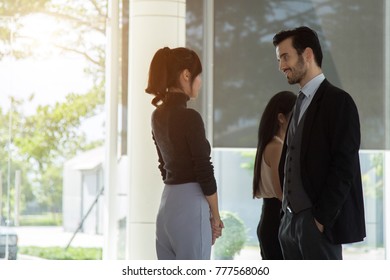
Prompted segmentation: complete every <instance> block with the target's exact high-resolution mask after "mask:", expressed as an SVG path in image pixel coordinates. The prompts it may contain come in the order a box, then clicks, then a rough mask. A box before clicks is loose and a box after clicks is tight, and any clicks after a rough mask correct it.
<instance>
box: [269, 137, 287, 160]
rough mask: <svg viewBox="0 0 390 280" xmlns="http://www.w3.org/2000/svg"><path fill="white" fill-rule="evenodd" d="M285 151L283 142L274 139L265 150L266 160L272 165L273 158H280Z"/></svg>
mask: <svg viewBox="0 0 390 280" xmlns="http://www.w3.org/2000/svg"><path fill="white" fill-rule="evenodd" d="M282 149H283V141H280V139H277V138H275V137H274V138H272V140H271V141H270V142H268V144H267V145H266V146H265V148H264V160H265V162H266V163H267V164H268V165H270V161H271V158H273V157H275V156H276V157H277V156H280V154H281V151H282Z"/></svg>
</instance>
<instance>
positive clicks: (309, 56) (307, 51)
mask: <svg viewBox="0 0 390 280" xmlns="http://www.w3.org/2000/svg"><path fill="white" fill-rule="evenodd" d="M303 56H304V57H305V59H306V61H309V62H310V61H314V52H313V49H312V48H309V47H307V48H306V49H305V50H304V51H303Z"/></svg>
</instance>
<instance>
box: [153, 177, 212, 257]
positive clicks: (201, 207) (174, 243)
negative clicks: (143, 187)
mask: <svg viewBox="0 0 390 280" xmlns="http://www.w3.org/2000/svg"><path fill="white" fill-rule="evenodd" d="M211 238H212V233H211V224H210V208H209V205H208V203H207V200H206V198H205V196H204V194H203V192H202V190H201V188H200V185H199V184H198V183H186V184H178V185H165V187H164V191H163V194H162V197H161V204H160V209H159V212H158V215H157V223H156V251H157V258H158V259H159V260H209V259H210V254H211Z"/></svg>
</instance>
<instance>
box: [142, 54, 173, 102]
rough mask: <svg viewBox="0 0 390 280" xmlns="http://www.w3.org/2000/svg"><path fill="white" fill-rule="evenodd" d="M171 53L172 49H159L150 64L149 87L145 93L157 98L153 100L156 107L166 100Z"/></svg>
mask: <svg viewBox="0 0 390 280" xmlns="http://www.w3.org/2000/svg"><path fill="white" fill-rule="evenodd" d="M170 52H171V49H170V48H168V47H165V48H162V49H159V50H158V51H157V52H156V54H155V55H154V57H153V59H152V62H151V63H150V69H149V80H148V87H147V88H146V89H145V92H146V93H149V94H153V95H155V96H156V97H155V98H154V99H153V100H152V104H153V105H154V106H157V104H158V102H159V101H160V100H162V99H163V98H164V96H165V93H166V91H167V88H168V84H167V82H168V78H169V77H168V65H169V63H168V61H169V54H170Z"/></svg>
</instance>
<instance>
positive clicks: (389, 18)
mask: <svg viewBox="0 0 390 280" xmlns="http://www.w3.org/2000/svg"><path fill="white" fill-rule="evenodd" d="M384 5H385V34H384V36H385V75H384V77H385V92H384V94H385V102H384V106H385V108H384V112H385V120H384V122H385V127H384V129H385V149H386V150H387V151H385V160H384V166H383V171H384V174H383V180H384V185H383V192H384V194H383V199H384V201H383V205H384V209H383V210H384V211H383V213H384V215H383V216H384V221H383V223H384V232H385V235H384V243H385V256H386V259H388V260H389V259H390V189H389V188H390V171H389V170H390V151H389V150H390V77H389V75H390V34H389V32H390V1H385V4H384Z"/></svg>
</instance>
